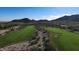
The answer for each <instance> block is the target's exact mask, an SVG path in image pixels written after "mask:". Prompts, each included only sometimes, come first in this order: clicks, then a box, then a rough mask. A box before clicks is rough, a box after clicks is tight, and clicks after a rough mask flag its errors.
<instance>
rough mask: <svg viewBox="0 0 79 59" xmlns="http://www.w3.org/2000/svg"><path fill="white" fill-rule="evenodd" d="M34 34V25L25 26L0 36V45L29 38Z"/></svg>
mask: <svg viewBox="0 0 79 59" xmlns="http://www.w3.org/2000/svg"><path fill="white" fill-rule="evenodd" d="M35 34H36V29H35V27H34V26H27V27H25V28H23V29H21V30H19V31H15V32H10V33H8V34H6V35H5V36H2V37H0V47H4V46H6V45H10V44H14V43H17V42H22V41H27V40H31V39H32V38H33V37H34V36H35Z"/></svg>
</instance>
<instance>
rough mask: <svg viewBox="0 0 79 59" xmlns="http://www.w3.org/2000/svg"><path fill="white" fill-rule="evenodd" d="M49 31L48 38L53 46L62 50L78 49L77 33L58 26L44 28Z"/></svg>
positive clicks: (78, 36)
mask: <svg viewBox="0 0 79 59" xmlns="http://www.w3.org/2000/svg"><path fill="white" fill-rule="evenodd" d="M46 29H47V30H48V32H50V39H51V42H52V45H53V46H54V48H58V50H62V51H63V50H64V51H77V50H78V51H79V34H78V33H77V34H76V33H72V32H68V31H66V30H63V29H59V28H52V27H48V28H46Z"/></svg>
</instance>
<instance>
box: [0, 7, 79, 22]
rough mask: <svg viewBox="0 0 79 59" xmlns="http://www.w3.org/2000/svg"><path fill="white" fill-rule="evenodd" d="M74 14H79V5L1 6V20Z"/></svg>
mask: <svg viewBox="0 0 79 59" xmlns="http://www.w3.org/2000/svg"><path fill="white" fill-rule="evenodd" d="M73 14H79V8H78V7H0V21H11V20H14V19H22V18H30V19H35V20H39V19H47V20H53V19H56V18H59V17H62V16H64V15H73Z"/></svg>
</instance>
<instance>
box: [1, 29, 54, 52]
mask: <svg viewBox="0 0 79 59" xmlns="http://www.w3.org/2000/svg"><path fill="white" fill-rule="evenodd" d="M0 51H55V49H54V48H52V47H51V45H50V42H49V36H48V33H47V32H45V31H42V30H40V31H38V32H37V35H36V37H35V38H34V39H33V40H31V41H26V42H22V43H17V44H13V45H10V46H6V47H3V48H1V49H0Z"/></svg>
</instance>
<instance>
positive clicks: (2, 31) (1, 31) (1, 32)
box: [0, 26, 20, 35]
mask: <svg viewBox="0 0 79 59" xmlns="http://www.w3.org/2000/svg"><path fill="white" fill-rule="evenodd" d="M19 27H20V26H14V27H13V29H14V30H17V29H18V28H19ZM9 31H11V28H9V29H4V30H0V35H5V34H6V33H7V32H9Z"/></svg>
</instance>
